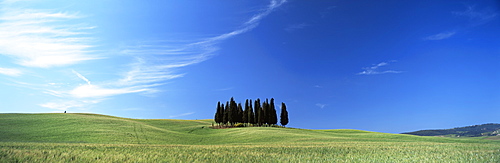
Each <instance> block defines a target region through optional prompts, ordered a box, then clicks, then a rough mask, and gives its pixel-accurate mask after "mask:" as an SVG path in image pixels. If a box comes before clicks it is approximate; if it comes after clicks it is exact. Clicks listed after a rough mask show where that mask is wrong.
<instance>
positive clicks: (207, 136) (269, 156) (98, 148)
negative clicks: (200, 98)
mask: <svg viewBox="0 0 500 163" xmlns="http://www.w3.org/2000/svg"><path fill="white" fill-rule="evenodd" d="M212 122H213V121H212V120H167V119H148V120H144V119H128V118H120V117H113V116H106V115H97V114H0V124H1V125H0V162H16V161H17V162H33V161H36V162H39V161H42V162H59V161H61V162H66V161H77V162H95V161H97V162H100V161H102V162H136V161H138V162H144V161H146V162H165V161H166V162H172V161H173V162H276V161H277V162H297V161H304V162H307V161H310V162H332V161H333V162H339V161H340V162H351V161H352V162H359V161H361V162H406V161H410V160H413V161H415V160H416V161H417V162H426V160H427V161H431V162H432V160H435V159H445V160H447V161H451V162H456V161H464V160H465V161H467V160H468V161H469V162H470V161H472V162H499V161H500V141H498V140H485V139H481V138H467V139H456V138H455V139H453V138H440V137H421V136H414V135H403V134H387V133H376V132H368V131H359V130H306V129H291V128H270V127H248V128H230V129H211V128H209V127H210V126H211V125H212ZM405 160H406V161H405Z"/></svg>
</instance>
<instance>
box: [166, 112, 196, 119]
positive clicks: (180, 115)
mask: <svg viewBox="0 0 500 163" xmlns="http://www.w3.org/2000/svg"><path fill="white" fill-rule="evenodd" d="M194 113H195V112H189V113H183V114H179V115H171V116H168V118H177V117H183V116H188V115H191V114H194Z"/></svg>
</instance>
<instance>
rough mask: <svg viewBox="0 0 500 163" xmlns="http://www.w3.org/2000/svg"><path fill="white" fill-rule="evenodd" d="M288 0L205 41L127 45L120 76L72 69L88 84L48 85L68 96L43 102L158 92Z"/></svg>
mask: <svg viewBox="0 0 500 163" xmlns="http://www.w3.org/2000/svg"><path fill="white" fill-rule="evenodd" d="M285 2H286V1H285V0H272V1H270V4H269V5H268V6H267V7H266V8H265V9H264V10H262V11H261V12H259V13H257V14H255V15H253V16H252V17H250V18H249V19H248V20H247V21H246V22H245V23H243V25H242V26H241V27H240V28H238V29H235V30H233V31H230V32H227V33H223V34H220V35H216V36H213V37H209V38H205V39H202V40H201V41H193V42H188V43H185V42H183V43H179V42H169V41H144V42H142V43H139V44H136V45H133V46H125V48H122V50H121V51H120V53H121V56H122V57H123V56H125V57H131V58H133V59H134V60H135V62H132V63H130V64H129V65H128V67H130V69H129V70H128V71H126V72H123V73H122V74H121V77H120V78H118V79H116V80H112V81H107V82H95V81H94V82H91V81H90V80H89V79H88V78H87V77H85V76H84V75H82V74H80V73H78V72H77V71H75V70H72V72H73V74H75V75H76V76H77V77H78V78H79V79H81V80H83V81H85V83H86V84H81V85H78V86H73V87H70V88H69V89H68V88H63V89H55V88H53V89H47V90H46V91H45V92H46V93H47V94H50V95H53V96H56V97H59V98H63V99H67V100H66V101H67V102H59V103H57V102H48V103H44V104H40V106H42V107H45V108H51V109H58V110H67V109H71V108H83V107H87V106H88V105H92V104H96V103H99V102H101V101H103V100H105V99H107V98H109V97H112V96H117V95H123V94H131V93H152V92H157V91H159V90H158V88H157V87H158V86H160V85H164V84H165V83H166V82H167V81H169V80H172V79H176V78H180V77H183V76H184V75H185V73H180V72H179V68H183V67H186V66H190V65H193V64H197V63H200V62H203V61H206V60H208V59H210V58H211V57H213V56H214V55H215V54H216V52H217V51H218V50H219V46H218V44H219V43H220V42H222V41H225V40H227V39H229V38H232V37H235V36H237V35H240V34H242V33H245V32H248V31H251V30H252V29H254V28H256V27H257V26H258V24H259V22H260V20H262V19H263V18H264V17H265V16H267V15H269V14H270V13H271V12H272V11H273V10H275V9H276V8H278V7H279V6H281V5H282V4H284V3H285ZM60 14H61V15H54V16H56V17H64V16H68V17H69V18H72V17H71V15H66V14H64V13H60ZM21 17H22V16H21ZM69 18H68V19H69ZM59 32H60V31H59ZM67 35H69V36H76V35H73V34H72V33H68V34H67ZM83 45H86V44H82V48H81V49H74V50H75V51H77V52H81V53H79V54H81V56H88V55H86V51H85V50H84V49H86V48H90V47H91V46H90V45H87V46H83ZM56 54H57V53H56ZM77 54H78V53H77ZM17 56H21V55H17ZM76 58H78V57H76ZM80 59H82V60H85V59H86V58H81V57H80ZM90 59H93V58H90ZM68 64H69V62H68ZM28 65H29V64H28ZM31 65H36V64H31ZM52 65H57V64H47V65H46V64H41V65H40V66H38V67H47V66H52ZM189 114H193V113H186V114H183V115H179V116H185V115H189ZM175 117H177V116H175Z"/></svg>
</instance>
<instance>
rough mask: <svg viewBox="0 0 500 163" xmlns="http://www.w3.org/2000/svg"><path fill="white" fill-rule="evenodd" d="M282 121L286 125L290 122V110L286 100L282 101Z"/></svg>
mask: <svg viewBox="0 0 500 163" xmlns="http://www.w3.org/2000/svg"><path fill="white" fill-rule="evenodd" d="M280 123H281V125H283V126H286V125H287V124H288V111H286V105H285V103H284V102H282V103H281V116H280Z"/></svg>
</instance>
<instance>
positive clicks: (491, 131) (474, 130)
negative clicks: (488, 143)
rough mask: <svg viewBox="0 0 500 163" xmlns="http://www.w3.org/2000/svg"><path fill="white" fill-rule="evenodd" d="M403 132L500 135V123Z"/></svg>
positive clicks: (451, 135) (434, 134)
mask: <svg viewBox="0 0 500 163" xmlns="http://www.w3.org/2000/svg"><path fill="white" fill-rule="evenodd" d="M403 134H409V135H418V136H448V137H480V136H500V124H496V123H488V124H482V125H474V126H467V127H458V128H452V129H442V130H420V131H414V132H406V133H403Z"/></svg>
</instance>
